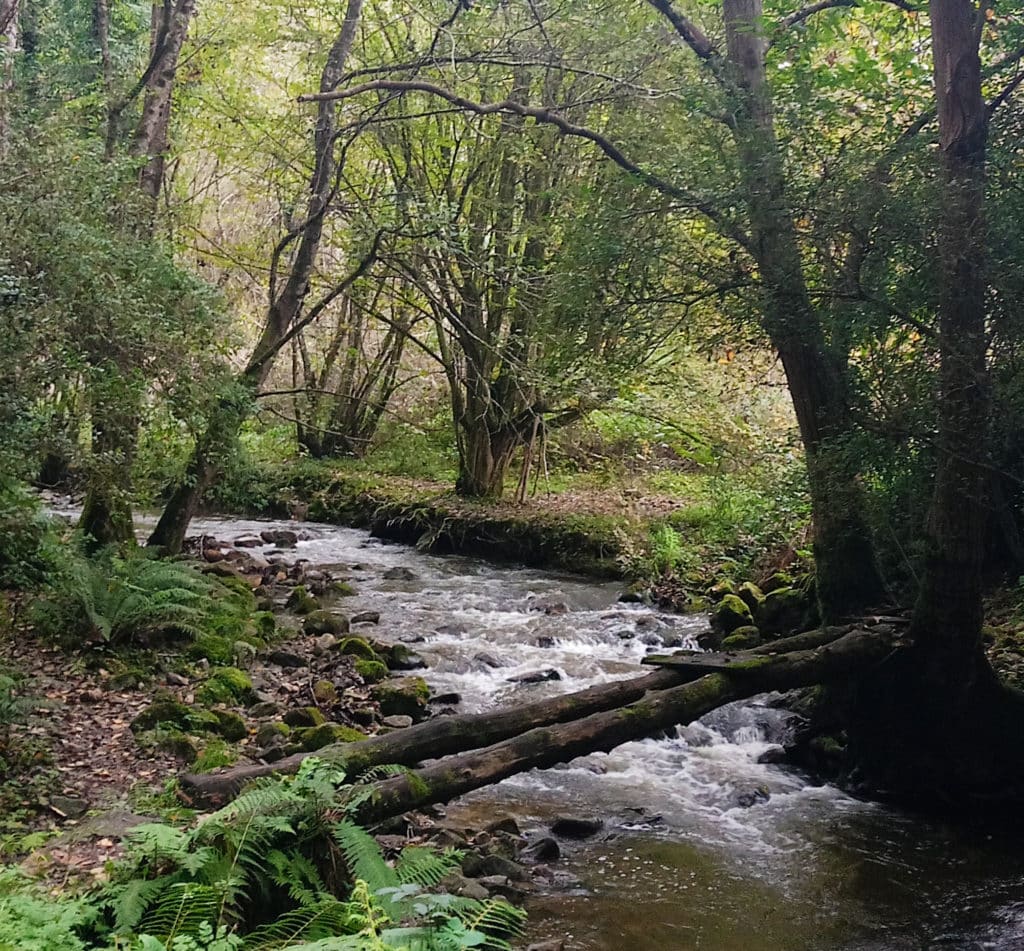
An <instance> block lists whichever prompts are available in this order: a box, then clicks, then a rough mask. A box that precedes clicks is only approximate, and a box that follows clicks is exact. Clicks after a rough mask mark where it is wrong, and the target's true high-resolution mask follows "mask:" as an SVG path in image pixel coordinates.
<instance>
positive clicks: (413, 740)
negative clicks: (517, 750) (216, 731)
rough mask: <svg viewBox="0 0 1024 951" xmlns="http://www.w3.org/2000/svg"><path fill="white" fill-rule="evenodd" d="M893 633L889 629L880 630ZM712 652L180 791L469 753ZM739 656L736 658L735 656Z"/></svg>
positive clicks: (827, 634)
mask: <svg viewBox="0 0 1024 951" xmlns="http://www.w3.org/2000/svg"><path fill="white" fill-rule="evenodd" d="M850 630H851V628H829V629H827V630H826V629H822V630H820V631H811V632H808V633H806V634H799V635H797V636H795V637H790V638H786V639H785V640H779V641H775V642H773V643H772V644H770V645H765V646H764V647H760V648H757V649H756V650H753V651H749V652H747V655H745V656H750V657H763V656H766V655H770V654H780V653H785V652H787V651H811V650H814V649H815V648H818V647H822V646H824V645H825V644H829V643H831V642H833V641H835V640H837V639H839V638H840V637H842V636H843V635H844V634H847V633H849V632H850ZM880 633H881V635H882V636H883V637H889V636H890V634H889V632H888V629H887V628H882V629H880ZM710 657H711V655H704V654H698V655H695V656H694V657H692V658H690V659H689V660H673V661H672V662H671V663H670V664H669V666H667V667H665V668H664V669H660V670H657V671H656V672H654V673H652V674H647V675H646V676H643V677H636V678H633V679H631V680H620V681H616V682H614V683H610V684H599V685H597V686H594V687H588V688H587V689H586V690H580V691H577V692H576V693H571V694H563V695H562V696H559V697H549V698H547V699H545V700H538V701H534V702H533V703H528V704H523V705H520V706H518V707H513V708H511V709H499V710H492V711H490V712H487V713H475V714H463V715H460V716H448V717H437V718H436V719H433V720H428V721H427V722H425V723H420V724H417V725H416V726H412V727H408V728H406V729H404V730H398V731H396V732H394V733H386V734H384V735H382V736H375V737H371V738H370V739H368V740H364V741H362V742H359V743H344V744H341V745H339V746H335V747H329V748H326V749H324V750H320V751H318V752H317V753H314V754H308V753H297V754H295V755H293V756H288V757H285V758H284V759H282V760H278V761H277V762H275V763H271V764H257V765H252V766H235V767H230V768H228V769H223V770H219V771H217V772H213V773H201V774H196V773H187V774H185V775H183V776H182V777H181V779H180V784H181V789H182V792H183V794H184V795H185V797H186V798H187V799H188V800H189V802H190V803H192V804H194V805H196V806H203V807H205V806H216V805H219V804H222V803H224V802H226V801H227V800H229V799H231V798H232V797H234V796H235V795H237V793H238V791H239V790H240V789H241V788H242V786H243V785H244V784H245V783H247V782H251V781H252V780H254V779H259V778H260V777H263V776H269V775H272V774H284V773H294V772H295V771H296V770H297V769H298V768H299V765H300V764H301V763H302V761H303V760H304V759H306V758H307V757H308V756H310V755H313V756H320V757H330V758H331V759H332V760H334V761H337V762H341V763H343V764H344V766H345V768H346V769H347V770H348V771H349V772H350V773H351V774H353V775H355V774H357V773H360V772H362V771H364V770H367V769H370V768H371V767H374V766H382V765H385V764H398V765H402V766H414V765H415V764H417V763H419V762H420V761H421V760H424V759H437V758H439V757H443V756H450V755H452V754H455V753H461V752H463V751H465V750H469V749H474V748H478V747H482V746H487V745H489V744H493V743H499V742H501V741H502V740H507V739H509V738H510V737H514V736H518V735H520V734H522V733H525V732H527V731H528V730H535V729H537V728H540V727H546V726H551V725H553V724H557V723H564V722H568V721H570V720H578V719H579V718H581V717H585V716H589V715H590V714H592V713H599V712H601V711H604V710H612V709H615V708H617V707H622V706H624V705H625V704H628V703H633V702H635V701H637V700H639V699H641V698H642V697H644V696H645V695H646V694H648V693H651V692H654V691H659V690H665V689H667V688H669V687H673V686H677V685H678V684H681V683H687V682H690V681H692V680H696V679H697V678H698V677H700V676H702V675H703V674H704V673H706V672H707V670H706V669H707V667H708V664H709V663H714V661H713V660H709V658H710ZM731 659H732V660H735V659H736V657H732V658H731Z"/></svg>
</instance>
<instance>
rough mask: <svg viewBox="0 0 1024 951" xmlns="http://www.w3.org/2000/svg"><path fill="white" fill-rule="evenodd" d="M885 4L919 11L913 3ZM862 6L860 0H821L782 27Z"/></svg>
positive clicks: (890, 0)
mask: <svg viewBox="0 0 1024 951" xmlns="http://www.w3.org/2000/svg"><path fill="white" fill-rule="evenodd" d="M883 2H885V3H890V4H892V6H894V7H899V8H900V9H901V10H906V11H907V12H908V13H914V12H915V11H916V10H917V7H915V6H914V5H913V4H912V3H908V2H907V0H883ZM860 5H861V4H860V0H819V2H818V3H811V4H808V5H807V6H806V7H803V8H802V9H800V10H797V11H796V12H794V13H791V14H790V15H789V16H787V17H783V18H782V25H783V26H785V27H790V26H796V25H797V24H798V23H803V21H804V20H807V19H810V18H811V17H812V16H814V14H816V13H821V12H822V10H834V9H836V8H839V7H859V6H860Z"/></svg>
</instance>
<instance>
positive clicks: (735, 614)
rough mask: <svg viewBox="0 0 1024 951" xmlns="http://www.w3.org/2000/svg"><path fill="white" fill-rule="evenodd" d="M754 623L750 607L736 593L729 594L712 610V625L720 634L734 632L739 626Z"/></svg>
mask: <svg viewBox="0 0 1024 951" xmlns="http://www.w3.org/2000/svg"><path fill="white" fill-rule="evenodd" d="M753 623H754V617H753V615H752V614H751V613H750V608H748V607H747V605H746V604H745V603H744V602H743V601H742V600H741V599H740V598H739V597H738V596H737V595H735V594H727V595H726V596H725V597H724V598H722V600H721V601H719V602H718V604H716V605H715V609H714V611H712V612H711V626H712V628H714V629H715V630H716V631H718V632H719V633H720V634H726V635H728V634H732V632H733V631H735V630H736V629H737V628H740V627H748V626H749V625H751V624H753Z"/></svg>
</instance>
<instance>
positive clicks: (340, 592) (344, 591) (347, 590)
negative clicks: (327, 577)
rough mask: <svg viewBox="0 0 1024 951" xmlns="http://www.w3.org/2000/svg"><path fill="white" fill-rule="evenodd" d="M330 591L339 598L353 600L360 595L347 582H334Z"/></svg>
mask: <svg viewBox="0 0 1024 951" xmlns="http://www.w3.org/2000/svg"><path fill="white" fill-rule="evenodd" d="M329 590H330V592H331V594H335V595H337V596H338V597H339V598H351V597H353V596H354V595H356V594H357V593H358V592H357V591H356V589H355V588H353V587H352V585H351V584H349V583H348V582H347V581H332V582H331V585H330V589H329Z"/></svg>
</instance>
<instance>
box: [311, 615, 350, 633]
mask: <svg viewBox="0 0 1024 951" xmlns="http://www.w3.org/2000/svg"><path fill="white" fill-rule="evenodd" d="M302 633H303V634H335V635H337V634H347V633H348V618H347V617H345V615H344V614H334V613H332V612H331V611H313V612H312V613H311V614H307V615H306V619H305V621H303V622H302Z"/></svg>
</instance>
